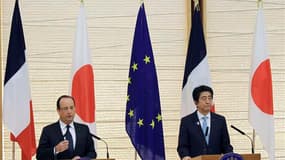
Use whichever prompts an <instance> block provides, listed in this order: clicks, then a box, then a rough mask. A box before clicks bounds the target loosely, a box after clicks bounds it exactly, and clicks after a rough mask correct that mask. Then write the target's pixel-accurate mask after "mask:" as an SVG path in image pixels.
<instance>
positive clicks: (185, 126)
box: [177, 110, 233, 158]
mask: <svg viewBox="0 0 285 160" xmlns="http://www.w3.org/2000/svg"><path fill="white" fill-rule="evenodd" d="M210 114H211V115H210V123H211V127H210V133H209V134H210V135H209V143H208V144H207V142H206V139H205V135H204V133H203V131H202V129H201V124H200V122H199V119H198V115H197V110H196V111H195V112H194V113H192V114H190V115H188V116H186V117H183V118H182V119H181V122H180V131H179V138H178V147H177V152H178V154H179V156H180V157H181V158H183V157H185V156H190V157H195V156H199V155H208V154H221V153H228V152H233V147H232V146H231V144H230V138H229V134H228V129H227V124H226V120H225V117H223V116H221V115H218V114H216V113H212V112H211V113H210Z"/></svg>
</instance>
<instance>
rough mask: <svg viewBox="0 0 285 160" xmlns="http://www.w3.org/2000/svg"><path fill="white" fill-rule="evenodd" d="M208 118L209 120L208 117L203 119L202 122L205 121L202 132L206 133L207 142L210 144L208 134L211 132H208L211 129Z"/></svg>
mask: <svg viewBox="0 0 285 160" xmlns="http://www.w3.org/2000/svg"><path fill="white" fill-rule="evenodd" d="M207 118H208V117H207V116H204V117H202V120H203V122H202V130H203V133H204V136H205V139H206V142H207V144H208V142H209V136H208V132H209V131H207V130H208V129H209V128H208V124H207Z"/></svg>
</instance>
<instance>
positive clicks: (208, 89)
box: [192, 85, 214, 102]
mask: <svg viewBox="0 0 285 160" xmlns="http://www.w3.org/2000/svg"><path fill="white" fill-rule="evenodd" d="M202 92H210V93H211V94H212V97H214V92H213V90H212V88H211V87H209V86H205V85H201V86H198V87H196V88H195V89H194V90H193V92H192V97H193V100H194V101H196V102H198V100H199V97H200V94H201V93H202Z"/></svg>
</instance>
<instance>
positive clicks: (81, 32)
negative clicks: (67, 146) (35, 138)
mask: <svg viewBox="0 0 285 160" xmlns="http://www.w3.org/2000/svg"><path fill="white" fill-rule="evenodd" d="M87 32H88V31H87V23H86V14H85V9H84V4H83V2H81V6H80V13H79V17H78V20H77V31H76V37H75V48H74V51H73V63H72V73H71V74H72V75H71V77H72V82H71V95H72V96H73V97H74V98H75V103H76V116H75V120H76V121H78V122H81V123H84V124H86V125H88V126H89V129H90V131H91V132H92V133H93V134H96V124H95V93H94V75H93V67H92V65H91V56H90V49H89V46H88V33H87Z"/></svg>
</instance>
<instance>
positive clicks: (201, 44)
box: [181, 6, 214, 117]
mask: <svg viewBox="0 0 285 160" xmlns="http://www.w3.org/2000/svg"><path fill="white" fill-rule="evenodd" d="M200 85H207V86H211V78H210V70H209V65H208V58H207V51H206V44H205V40H204V33H203V25H202V22H201V15H200V9H199V6H196V7H195V9H194V14H193V17H192V27H191V33H190V39H189V44H188V51H187V57H186V62H185V69H184V78H183V88H182V105H181V117H184V116H186V115H188V114H190V113H192V112H194V111H195V110H196V105H195V103H194V101H193V98H192V92H193V90H194V88H196V87H198V86H200ZM212 111H214V107H212Z"/></svg>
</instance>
